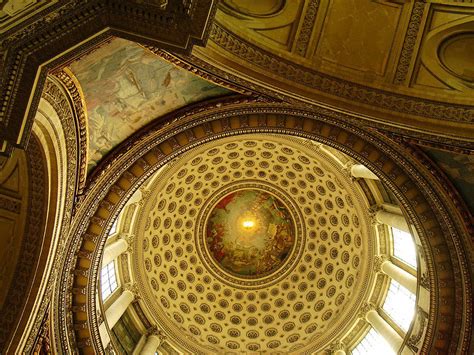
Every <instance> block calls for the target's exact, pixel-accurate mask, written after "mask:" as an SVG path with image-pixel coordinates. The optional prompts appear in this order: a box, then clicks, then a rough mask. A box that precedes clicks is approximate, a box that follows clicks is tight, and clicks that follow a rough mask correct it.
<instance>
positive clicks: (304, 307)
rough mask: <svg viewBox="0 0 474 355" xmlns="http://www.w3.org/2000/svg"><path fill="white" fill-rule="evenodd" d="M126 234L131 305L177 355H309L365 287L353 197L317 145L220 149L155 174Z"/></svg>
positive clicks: (361, 214) (362, 226)
mask: <svg viewBox="0 0 474 355" xmlns="http://www.w3.org/2000/svg"><path fill="white" fill-rule="evenodd" d="M146 190H147V191H149V193H146V194H145V195H147V197H146V199H145V200H144V201H143V203H142V204H141V205H142V207H141V209H140V211H139V212H138V217H137V218H138V220H137V221H136V222H137V223H135V225H136V228H135V231H134V235H135V238H134V244H133V252H132V264H133V267H132V270H133V272H132V274H133V277H134V279H135V280H136V282H137V285H138V289H139V294H140V297H141V300H142V301H143V302H144V304H145V305H146V308H147V309H148V311H149V312H150V314H151V315H152V317H153V319H154V321H155V322H156V324H158V325H159V327H160V328H162V329H163V330H164V331H165V332H166V334H167V335H168V336H169V337H170V340H171V341H172V342H173V343H175V344H176V345H177V346H178V347H179V348H181V349H182V350H183V351H190V352H193V353H209V352H213V353H222V352H224V351H231V350H236V351H282V352H296V351H298V352H299V351H309V352H312V351H317V350H318V349H322V348H323V347H324V346H327V345H328V343H329V342H333V341H334V340H335V339H337V338H338V337H341V336H342V335H343V334H344V333H345V332H347V330H348V329H349V328H350V327H351V326H352V325H353V324H354V322H355V320H356V319H357V314H358V312H357V310H358V309H359V308H360V307H361V304H362V303H363V301H364V300H366V298H367V297H368V295H367V293H368V290H369V289H370V287H368V285H369V284H370V283H371V282H373V277H374V276H373V274H372V273H369V269H370V267H371V265H372V263H373V254H374V248H375V246H374V228H373V226H372V225H371V224H370V223H368V214H367V207H368V206H367V204H366V203H365V200H364V195H363V193H362V192H361V191H360V190H359V189H358V188H357V185H356V184H354V183H353V182H352V181H351V180H350V178H349V176H348V174H345V173H344V172H343V171H342V165H341V163H340V162H339V161H338V160H337V159H336V158H335V157H334V156H332V155H331V154H330V153H329V152H328V151H327V150H325V149H322V148H321V145H316V144H315V143H311V142H310V141H307V140H303V139H299V138H288V137H284V136H279V135H262V134H259V135H245V136H238V137H229V138H221V139H218V140H215V141H212V142H210V143H207V144H204V145H202V146H200V147H198V148H194V149H193V150H191V151H189V152H188V153H186V154H185V155H183V156H182V157H179V158H177V159H176V160H175V161H173V162H172V163H171V164H170V165H169V166H168V167H165V168H163V169H162V170H161V171H159V172H158V173H157V174H156V175H155V176H154V177H153V181H152V182H150V183H149V184H148V186H147V188H146Z"/></svg>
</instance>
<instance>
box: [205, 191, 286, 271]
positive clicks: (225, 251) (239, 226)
mask: <svg viewBox="0 0 474 355" xmlns="http://www.w3.org/2000/svg"><path fill="white" fill-rule="evenodd" d="M294 241H295V236H294V230H293V226H292V219H291V217H290V213H289V211H288V209H287V208H286V207H285V206H284V205H283V203H282V202H281V201H280V200H278V199H277V198H276V197H274V196H272V195H270V194H268V193H267V192H265V191H259V190H240V191H236V192H233V193H231V194H229V195H227V196H225V197H224V198H222V199H221V200H220V201H219V202H218V203H217V205H216V206H215V207H214V209H213V210H212V212H211V215H210V217H209V219H208V222H207V229H206V244H207V247H208V249H209V250H210V252H211V255H212V257H213V258H214V260H215V261H216V262H217V263H218V265H220V266H221V267H223V268H224V269H225V270H226V271H230V272H232V273H237V274H239V275H249V276H253V275H260V274H262V273H266V272H271V271H274V270H276V269H277V268H278V267H279V266H280V265H281V264H282V263H283V261H284V260H285V259H286V257H287V256H288V254H289V253H290V251H291V249H292V247H293V244H294Z"/></svg>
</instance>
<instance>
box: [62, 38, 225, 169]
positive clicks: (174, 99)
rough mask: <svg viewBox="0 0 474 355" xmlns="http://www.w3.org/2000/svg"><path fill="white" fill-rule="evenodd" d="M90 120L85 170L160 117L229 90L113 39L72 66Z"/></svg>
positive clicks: (124, 41) (130, 43)
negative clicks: (87, 160)
mask: <svg viewBox="0 0 474 355" xmlns="http://www.w3.org/2000/svg"><path fill="white" fill-rule="evenodd" d="M70 69H71V70H72V72H73V73H74V75H75V76H76V77H77V79H78V80H79V82H80V85H81V87H82V90H83V93H84V98H85V101H86V105H87V114H88V120H89V121H88V123H89V162H88V169H89V171H90V170H91V169H92V168H93V167H94V166H95V165H97V163H98V162H99V161H100V159H102V157H103V156H105V155H106V154H107V153H108V152H109V151H110V150H112V149H113V148H114V147H115V146H117V145H118V144H119V143H120V142H122V141H123V140H124V139H126V138H127V137H129V136H130V135H131V134H132V133H133V132H135V131H137V130H138V129H140V128H141V127H143V126H145V125H146V124H147V123H149V122H151V121H152V120H153V119H155V118H156V117H159V116H163V115H164V114H166V113H169V112H172V111H174V110H176V109H178V108H181V107H184V106H186V105H189V104H191V103H194V102H198V101H201V100H204V99H208V98H212V97H218V96H222V95H226V94H229V93H230V91H229V90H227V89H224V88H221V87H219V86H217V85H214V84H212V83H210V82H207V81H205V80H203V79H201V78H200V77H198V76H195V75H193V74H191V73H190V72H188V71H186V70H184V69H181V68H177V67H175V66H174V65H172V64H170V63H168V62H167V61H165V60H163V59H161V58H159V57H157V56H156V55H155V54H153V53H151V52H150V51H148V50H146V49H145V48H143V47H141V46H139V45H138V44H136V43H133V42H129V41H126V40H123V39H119V38H116V39H114V40H112V41H111V42H110V43H108V44H106V45H104V46H102V47H100V48H99V49H97V50H96V51H94V52H92V53H91V54H89V55H87V56H85V57H83V58H81V59H80V60H79V61H77V62H74V63H73V64H71V66H70Z"/></svg>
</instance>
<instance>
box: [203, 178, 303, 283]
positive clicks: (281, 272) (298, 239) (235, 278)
mask: <svg viewBox="0 0 474 355" xmlns="http://www.w3.org/2000/svg"><path fill="white" fill-rule="evenodd" d="M245 189H254V190H260V191H264V192H267V193H270V194H271V195H274V196H275V197H277V198H279V199H280V200H281V202H282V203H283V204H284V205H285V207H287V209H288V210H289V212H290V216H291V218H292V222H293V226H294V229H295V231H294V232H295V243H294V246H293V248H292V249H291V252H290V254H289V255H288V256H287V257H286V259H285V261H284V262H283V264H282V265H281V266H280V267H278V268H276V269H274V270H271V271H268V272H266V273H264V274H263V275H258V276H243V275H236V274H234V273H231V272H229V271H225V270H223V269H222V267H221V266H220V265H218V264H217V263H216V262H215V260H214V258H213V257H212V256H211V255H210V252H209V250H208V248H207V246H206V243H205V232H206V225H207V221H208V218H209V216H210V214H211V212H212V210H213V208H214V206H215V205H216V204H217V203H218V201H219V200H220V199H221V198H223V197H224V196H226V195H229V194H231V193H233V192H236V191H240V190H245ZM302 220H303V216H302V213H301V211H300V210H299V208H298V205H297V203H296V201H294V200H293V199H292V198H291V197H290V196H289V195H288V194H287V193H285V192H284V191H283V190H282V189H280V188H279V187H277V186H275V185H273V184H270V183H268V182H264V181H259V180H255V179H249V180H243V181H238V182H234V183H231V184H228V185H226V186H223V187H222V188H221V189H219V190H218V191H217V192H216V193H215V195H214V196H211V197H210V198H209V199H208V200H207V201H206V202H205V203H204V205H203V208H201V210H200V211H199V214H198V216H197V221H198V222H197V228H196V230H195V236H194V238H195V242H196V245H197V246H198V248H197V251H198V254H199V256H200V258H201V260H202V261H203V264H204V265H205V267H206V269H207V270H208V271H209V272H210V273H211V274H212V275H214V276H215V277H217V278H218V279H219V280H221V281H222V282H223V283H225V284H228V285H232V286H234V287H237V288H246V289H253V288H260V287H263V286H270V285H272V284H274V283H276V282H278V281H279V280H281V279H283V278H285V277H286V276H287V275H288V274H289V273H290V272H291V271H292V270H293V269H294V268H295V267H296V265H298V260H299V259H300V258H301V255H302V253H303V250H304V245H305V242H306V228H305V225H304V223H302Z"/></svg>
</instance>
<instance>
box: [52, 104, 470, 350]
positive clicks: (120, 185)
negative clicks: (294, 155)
mask: <svg viewBox="0 0 474 355" xmlns="http://www.w3.org/2000/svg"><path fill="white" fill-rule="evenodd" d="M142 132H143V133H142V134H140V135H138V136H136V137H134V138H133V139H131V140H129V141H128V142H126V143H125V144H124V145H123V146H122V147H119V149H118V150H117V151H116V152H115V154H113V155H112V156H111V157H110V158H109V160H108V161H109V162H110V161H112V160H113V161H114V165H113V166H112V165H107V162H105V164H104V165H103V169H102V170H101V171H100V173H99V174H97V175H96V176H95V178H94V179H93V180H92V181H91V184H90V186H89V189H88V191H87V196H86V197H85V199H84V200H83V201H82V203H81V206H79V208H78V211H77V214H76V216H75V217H76V218H75V223H74V225H73V228H72V229H71V233H70V237H71V243H70V245H69V253H68V255H70V256H72V255H75V256H74V257H70V258H69V260H67V261H66V265H65V267H64V271H63V273H62V275H61V284H62V285H64V290H62V291H61V292H62V293H63V294H62V295H60V300H61V304H62V307H60V310H59V312H61V314H62V316H63V317H60V319H63V320H64V321H63V322H62V323H61V324H60V328H61V329H62V330H61V333H60V334H61V337H62V344H63V346H64V349H63V350H64V351H66V350H69V344H70V343H69V344H68V342H67V341H66V339H67V335H66V332H65V329H70V330H71V331H74V336H75V338H76V344H77V346H78V347H79V348H80V350H81V352H83V353H93V352H94V351H95V350H96V349H97V350H98V349H101V345H100V340H99V333H98V325H97V324H96V323H97V320H96V319H95V317H94V314H95V307H96V306H95V294H96V280H97V274H98V268H99V266H100V259H101V255H102V251H103V247H104V243H105V239H106V234H107V232H108V230H109V229H110V227H111V225H112V222H113V219H114V218H115V216H116V215H117V213H118V212H119V210H120V209H121V207H122V206H123V205H124V203H125V202H126V200H127V199H128V198H129V197H130V196H131V194H132V193H133V192H134V191H135V190H136V189H137V188H138V187H139V186H140V184H141V183H142V182H143V181H144V180H145V179H146V178H148V177H149V176H151V175H152V174H153V173H154V172H155V171H157V169H158V168H159V167H161V166H162V165H163V164H164V163H166V162H168V161H170V160H171V159H173V158H174V157H176V156H178V155H180V154H182V153H183V152H185V151H187V150H189V149H190V148H192V147H195V146H197V145H199V144H202V143H204V142H207V141H210V140H212V139H215V138H217V137H224V136H230V135H239V134H242V133H258V132H265V133H279V134H287V135H295V136H300V137H304V138H308V139H311V140H315V141H317V142H321V143H324V144H326V145H328V146H330V147H334V148H336V149H338V150H340V151H342V152H344V153H345V154H347V155H349V156H351V157H352V158H354V159H355V160H357V161H359V162H360V163H362V164H364V165H366V166H367V167H369V168H370V169H371V170H372V171H373V172H374V173H375V174H376V175H377V176H378V177H379V178H380V179H381V180H382V181H383V182H384V183H385V184H386V186H388V187H389V188H390V189H391V191H392V192H393V193H394V194H395V195H396V197H397V198H398V200H399V201H400V202H401V204H402V205H403V207H404V209H405V210H406V212H407V214H408V216H409V219H410V222H411V223H412V224H413V225H414V226H415V228H416V231H417V233H418V235H419V237H420V240H421V243H422V248H423V251H424V253H425V255H426V256H427V260H428V270H429V284H430V285H431V288H432V290H433V292H431V299H430V302H431V307H430V309H432V310H435V311H432V312H430V314H429V318H428V326H427V327H428V329H427V332H426V336H425V340H424V343H423V345H422V349H421V350H422V352H427V353H429V352H431V351H435V350H437V351H441V352H452V351H455V350H458V351H459V350H460V351H465V350H467V348H468V346H469V341H470V340H469V337H470V334H469V333H468V330H467V329H469V325H470V322H471V321H472V320H471V317H470V314H471V309H472V304H471V302H472V301H471V287H472V286H471V282H470V280H471V276H470V274H469V269H468V260H469V259H468V258H469V256H467V255H466V254H465V251H464V250H467V249H465V248H463V244H464V243H465V242H466V241H467V240H468V238H469V234H468V232H467V230H466V228H465V226H463V224H462V221H461V220H460V218H459V217H458V216H454V215H452V214H450V213H449V208H448V207H449V205H450V204H451V201H450V200H449V199H446V200H445V201H441V200H440V198H439V197H437V196H446V194H445V192H444V191H443V190H442V188H441V187H440V186H439V185H438V184H437V183H436V182H435V181H434V179H432V178H431V176H430V172H429V171H428V170H427V169H426V167H423V166H421V164H420V163H419V162H417V161H416V159H413V158H412V157H410V156H407V155H406V154H404V152H403V149H402V148H401V147H400V146H399V145H397V144H396V143H394V142H391V141H388V140H387V139H386V137H383V136H380V135H378V134H377V133H374V132H368V131H366V130H363V129H359V128H357V127H354V126H350V125H349V124H347V123H344V122H343V121H342V120H340V119H339V118H338V117H337V116H336V115H335V114H334V113H333V114H328V113H326V112H316V113H315V112H310V111H306V110H301V109H292V108H289V107H287V106H282V105H276V104H259V103H252V107H251V108H249V107H248V103H235V102H234V103H233V104H231V105H229V107H216V106H214V107H207V108H206V109H201V110H197V112H187V113H185V114H183V115H182V116H181V117H179V118H175V119H173V120H169V121H162V122H158V123H155V124H153V125H152V126H150V127H148V128H147V130H146V131H142ZM147 132H148V133H147ZM71 269H73V273H72V274H71V273H70V272H69V270H71ZM67 285H70V286H71V287H72V292H73V297H72V299H71V300H70V301H69V299H68V298H67V296H66V294H64V292H65V290H66V289H67ZM458 290H463V292H457V291H458ZM460 298H461V299H460ZM69 309H70V310H71V311H70V313H69V311H68V310H69Z"/></svg>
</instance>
